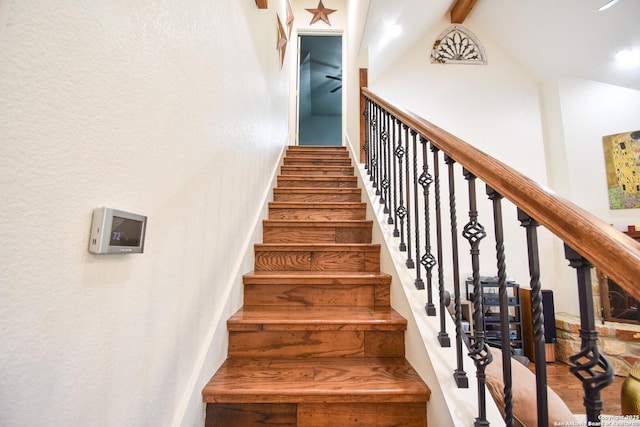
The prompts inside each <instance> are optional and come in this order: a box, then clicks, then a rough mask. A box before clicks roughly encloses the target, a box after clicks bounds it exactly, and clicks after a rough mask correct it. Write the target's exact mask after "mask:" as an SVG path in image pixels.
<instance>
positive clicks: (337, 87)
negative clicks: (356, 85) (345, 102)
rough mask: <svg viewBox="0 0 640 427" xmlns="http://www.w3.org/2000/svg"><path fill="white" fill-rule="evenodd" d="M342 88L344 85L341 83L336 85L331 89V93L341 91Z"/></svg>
mask: <svg viewBox="0 0 640 427" xmlns="http://www.w3.org/2000/svg"><path fill="white" fill-rule="evenodd" d="M340 89H342V85H340V86H336V87H335V88H333V89H331V90H330V91H329V93H335V92H337V91H339V90H340Z"/></svg>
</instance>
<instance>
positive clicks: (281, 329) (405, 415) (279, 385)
mask: <svg viewBox="0 0 640 427" xmlns="http://www.w3.org/2000/svg"><path fill="white" fill-rule="evenodd" d="M273 194H274V201H273V202H272V203H270V204H269V219H267V220H265V221H264V223H263V243H261V244H257V245H255V271H254V272H252V273H250V274H246V275H245V276H244V307H242V308H241V309H240V310H239V311H238V312H237V313H235V314H234V315H233V316H232V317H231V318H230V319H229V320H228V322H227V328H228V331H229V353H228V358H227V360H226V361H225V362H224V364H223V365H222V366H221V367H220V369H219V370H218V372H216V374H215V375H214V376H213V378H211V380H210V381H209V383H208V384H207V385H206V387H205V388H204V390H203V392H202V394H203V398H204V401H205V402H206V403H207V415H206V426H224V427H234V426H242V427H250V426H270V425H273V426H305V427H307V426H332V427H333V426H367V427H377V426H380V427H381V426H405V427H406V426H422V427H424V426H426V424H427V414H426V412H427V401H428V400H429V395H430V390H429V388H428V387H427V386H426V385H425V384H424V382H423V381H422V380H421V379H420V377H419V376H418V374H417V373H416V372H415V371H414V370H413V368H412V367H411V366H410V365H409V363H408V362H407V361H406V360H405V358H404V331H405V329H406V320H405V319H404V318H402V317H401V316H400V315H399V314H398V313H396V312H395V311H394V310H393V309H391V308H390V302H389V295H390V292H389V286H390V282H391V278H390V276H389V275H387V274H384V273H381V272H380V246H379V245H375V244H372V243H371V230H372V222H371V221H367V220H365V204H364V203H361V201H360V200H361V194H360V189H358V188H357V181H356V177H355V176H354V170H353V166H351V159H350V158H349V154H348V152H347V150H346V147H301V146H291V147H289V148H288V149H287V152H286V156H285V159H284V164H283V166H282V168H281V175H279V176H278V186H277V188H275V189H274V192H273Z"/></svg>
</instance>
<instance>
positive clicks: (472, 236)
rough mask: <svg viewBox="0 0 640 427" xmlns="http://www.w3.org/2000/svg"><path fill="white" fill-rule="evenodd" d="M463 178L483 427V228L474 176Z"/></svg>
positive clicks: (473, 349)
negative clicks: (466, 188) (481, 255)
mask: <svg viewBox="0 0 640 427" xmlns="http://www.w3.org/2000/svg"><path fill="white" fill-rule="evenodd" d="M463 173H464V178H465V179H466V180H467V181H468V183H469V184H468V185H469V222H468V223H467V225H465V226H464V230H463V231H462V236H463V237H464V238H465V239H467V240H468V241H469V245H470V246H471V270H472V277H473V324H474V326H475V327H474V330H473V331H471V333H472V334H473V336H472V337H470V339H469V356H470V357H471V358H472V359H473V362H474V364H475V366H476V378H477V379H478V418H476V421H475V423H474V425H475V426H476V427H481V426H482V427H484V426H488V425H489V421H487V398H486V393H485V383H486V378H487V375H486V373H485V370H486V366H487V365H488V364H489V363H491V361H492V360H493V357H492V356H491V352H489V349H488V347H487V344H486V343H485V341H484V336H485V333H484V328H483V327H482V325H484V313H483V311H482V294H483V292H482V286H481V285H480V241H481V240H482V239H484V238H485V237H486V236H487V233H486V232H485V231H484V226H482V224H480V223H479V222H478V209H477V197H476V177H475V175H473V174H472V173H471V172H469V171H468V170H467V169H464V172H463Z"/></svg>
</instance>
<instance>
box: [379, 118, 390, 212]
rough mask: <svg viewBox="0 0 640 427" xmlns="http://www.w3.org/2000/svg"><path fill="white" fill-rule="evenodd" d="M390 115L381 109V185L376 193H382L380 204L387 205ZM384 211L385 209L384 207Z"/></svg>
mask: <svg viewBox="0 0 640 427" xmlns="http://www.w3.org/2000/svg"><path fill="white" fill-rule="evenodd" d="M388 117H389V113H388V112H387V111H386V110H384V109H383V110H381V111H380V151H379V157H378V158H379V159H380V182H379V184H380V187H379V188H378V192H377V193H376V194H379V195H380V204H381V205H385V208H386V201H385V198H384V196H385V195H384V185H385V183H384V182H385V180H386V179H387V165H386V162H385V154H386V152H387V150H386V146H387V142H388V141H389V132H388V128H387V126H388V122H387V118H388ZM383 212H384V209H383Z"/></svg>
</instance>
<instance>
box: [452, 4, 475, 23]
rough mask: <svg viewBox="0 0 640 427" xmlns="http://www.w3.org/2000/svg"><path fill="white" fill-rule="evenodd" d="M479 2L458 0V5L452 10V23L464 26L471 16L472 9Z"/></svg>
mask: <svg viewBox="0 0 640 427" xmlns="http://www.w3.org/2000/svg"><path fill="white" fill-rule="evenodd" d="M476 1H477V0H456V4H454V5H453V9H451V23H452V24H462V23H463V22H464V20H465V19H466V18H467V16H469V13H470V12H471V9H473V6H475V4H476Z"/></svg>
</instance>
